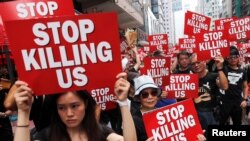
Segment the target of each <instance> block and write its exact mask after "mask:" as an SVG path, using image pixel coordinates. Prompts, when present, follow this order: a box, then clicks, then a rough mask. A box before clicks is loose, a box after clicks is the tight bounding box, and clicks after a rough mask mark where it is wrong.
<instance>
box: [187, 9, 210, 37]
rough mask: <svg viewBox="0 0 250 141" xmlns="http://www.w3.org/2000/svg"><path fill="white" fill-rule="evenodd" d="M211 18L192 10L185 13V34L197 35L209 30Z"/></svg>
mask: <svg viewBox="0 0 250 141" xmlns="http://www.w3.org/2000/svg"><path fill="white" fill-rule="evenodd" d="M210 22H211V18H209V17H207V16H204V15H200V14H197V13H194V12H191V11H187V12H186V13H185V23H184V25H185V27H184V34H186V35H195V34H199V33H204V32H208V31H209V27H210Z"/></svg>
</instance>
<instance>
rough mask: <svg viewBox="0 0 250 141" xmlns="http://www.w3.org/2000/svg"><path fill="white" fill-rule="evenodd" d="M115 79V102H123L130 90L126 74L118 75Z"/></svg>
mask: <svg viewBox="0 0 250 141" xmlns="http://www.w3.org/2000/svg"><path fill="white" fill-rule="evenodd" d="M116 78H118V80H117V81H116V82H115V90H114V92H115V94H116V96H117V100H119V101H125V100H127V97H128V91H129V88H130V83H129V82H128V81H127V80H126V78H127V74H126V73H119V74H118V75H117V76H116Z"/></svg>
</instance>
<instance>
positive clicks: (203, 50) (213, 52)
mask: <svg viewBox="0 0 250 141" xmlns="http://www.w3.org/2000/svg"><path fill="white" fill-rule="evenodd" d="M227 37H228V34H226V32H223V31H213V32H208V33H203V34H199V35H197V36H196V46H197V48H196V49H195V51H196V53H197V59H198V60H210V59H211V58H214V57H217V56H220V55H221V56H223V57H228V56H229V41H228V38H227Z"/></svg>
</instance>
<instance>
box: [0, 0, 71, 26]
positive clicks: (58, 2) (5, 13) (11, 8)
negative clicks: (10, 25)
mask: <svg viewBox="0 0 250 141" xmlns="http://www.w3.org/2000/svg"><path fill="white" fill-rule="evenodd" d="M0 9H1V10H0V15H1V16H2V18H3V20H4V21H9V20H18V19H30V18H38V17H40V18H42V17H46V16H58V15H74V6H73V2H72V1H71V0H63V1H62V0H46V1H44V0H18V1H10V2H3V3H0Z"/></svg>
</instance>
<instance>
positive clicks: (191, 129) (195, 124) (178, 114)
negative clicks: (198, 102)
mask: <svg viewBox="0 0 250 141" xmlns="http://www.w3.org/2000/svg"><path fill="white" fill-rule="evenodd" d="M143 121H144V125H145V128H146V132H147V135H148V137H154V141H196V140H197V135H198V134H203V132H202V129H201V126H200V123H199V119H198V116H197V113H196V109H195V107H194V103H193V101H192V99H188V100H184V101H181V102H177V103H176V104H172V105H169V106H166V107H162V108H159V109H156V110H154V111H151V112H148V113H145V114H143ZM149 121H150V122H149Z"/></svg>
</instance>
